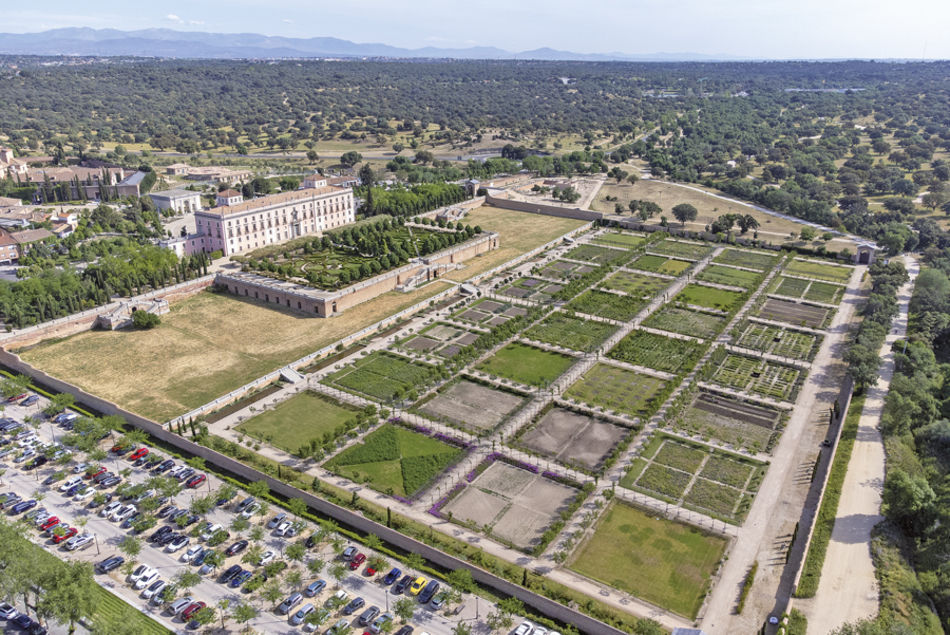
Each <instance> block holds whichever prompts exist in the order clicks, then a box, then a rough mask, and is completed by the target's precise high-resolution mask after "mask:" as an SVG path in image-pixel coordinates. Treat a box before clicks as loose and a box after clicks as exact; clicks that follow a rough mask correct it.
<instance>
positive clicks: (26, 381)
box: [0, 375, 30, 398]
mask: <svg viewBox="0 0 950 635" xmlns="http://www.w3.org/2000/svg"><path fill="white" fill-rule="evenodd" d="M29 386H30V378H29V377H27V376H26V375H14V376H13V377H9V378H7V379H4V380H3V383H2V384H0V394H2V395H3V396H4V397H7V398H9V397H15V396H16V395H19V394H21V393H23V392H25V391H26V389H27V388H29Z"/></svg>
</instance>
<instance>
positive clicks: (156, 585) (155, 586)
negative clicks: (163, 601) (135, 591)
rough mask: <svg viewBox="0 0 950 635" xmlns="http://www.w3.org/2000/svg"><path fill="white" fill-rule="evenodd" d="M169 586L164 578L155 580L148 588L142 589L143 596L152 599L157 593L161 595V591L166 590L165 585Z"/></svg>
mask: <svg viewBox="0 0 950 635" xmlns="http://www.w3.org/2000/svg"><path fill="white" fill-rule="evenodd" d="M167 586H168V583H167V582H165V581H164V580H155V581H154V582H152V583H151V584H150V585H148V588H146V589H145V590H144V591H142V598H144V599H146V600H150V599H152V598H153V597H155V596H156V595H160V594H161V592H162V591H164V590H165V587H167Z"/></svg>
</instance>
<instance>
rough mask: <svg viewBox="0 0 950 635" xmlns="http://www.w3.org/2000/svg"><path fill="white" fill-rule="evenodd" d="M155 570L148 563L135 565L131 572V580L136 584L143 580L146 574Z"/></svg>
mask: <svg viewBox="0 0 950 635" xmlns="http://www.w3.org/2000/svg"><path fill="white" fill-rule="evenodd" d="M154 572H155V569H153V568H152V567H150V566H148V565H147V564H140V565H139V566H137V567H135V569H134V570H133V571H132V573H130V574H129V582H131V583H132V584H135V583H136V582H138V581H139V580H141V579H142V578H143V577H144V576H147V575H151V574H152V573H154Z"/></svg>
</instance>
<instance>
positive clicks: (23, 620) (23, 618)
mask: <svg viewBox="0 0 950 635" xmlns="http://www.w3.org/2000/svg"><path fill="white" fill-rule="evenodd" d="M11 621H12V622H13V623H14V624H15V625H16V627H17V628H19V629H20V630H23V631H25V630H26V629H28V628H30V627H31V626H33V620H32V619H30V616H29V615H27V614H26V613H20V614H19V615H17V616H16V617H14V618H13V619H12V620H11Z"/></svg>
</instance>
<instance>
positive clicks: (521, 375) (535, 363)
mask: <svg viewBox="0 0 950 635" xmlns="http://www.w3.org/2000/svg"><path fill="white" fill-rule="evenodd" d="M575 361H577V360H575V359H574V358H573V357H571V356H569V355H562V354H561V353H553V352H551V351H545V350H541V349H540V348H535V347H533V346H528V345H527V344H522V343H520V342H512V343H511V344H508V345H507V346H505V347H503V348H501V349H500V350H499V351H498V352H497V353H495V354H494V355H492V356H491V357H489V358H488V359H486V360H485V361H483V362H482V363H480V364H479V365H478V366H477V367H476V368H477V369H478V370H480V371H483V372H486V373H489V374H492V375H495V376H496V377H503V378H505V379H510V380H512V381H516V382H519V383H522V384H525V385H528V386H545V385H547V384H550V383H551V382H553V381H554V380H555V379H557V378H558V377H560V376H561V374H562V373H564V371H566V370H567V369H568V368H569V367H570V366H571V364H573V363H574V362H575Z"/></svg>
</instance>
